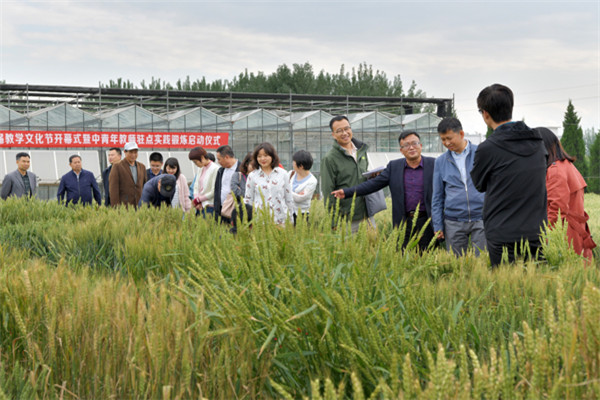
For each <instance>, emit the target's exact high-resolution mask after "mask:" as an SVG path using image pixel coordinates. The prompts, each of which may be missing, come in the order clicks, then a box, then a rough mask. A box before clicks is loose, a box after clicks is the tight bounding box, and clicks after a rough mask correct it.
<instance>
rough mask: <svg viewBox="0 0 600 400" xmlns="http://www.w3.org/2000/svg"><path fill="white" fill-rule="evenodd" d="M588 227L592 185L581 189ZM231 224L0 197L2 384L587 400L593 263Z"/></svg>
mask: <svg viewBox="0 0 600 400" xmlns="http://www.w3.org/2000/svg"><path fill="white" fill-rule="evenodd" d="M586 209H587V210H588V213H589V214H590V216H591V220H590V225H591V228H592V232H593V233H594V232H598V231H599V230H600V196H597V195H586ZM311 217H312V223H311V224H310V225H309V226H307V225H306V224H304V223H302V222H301V223H300V224H299V226H298V227H297V228H296V229H294V228H293V227H291V226H286V227H285V228H280V227H275V226H273V225H272V224H271V223H268V222H267V221H265V220H257V221H255V223H254V224H253V227H252V228H251V229H249V227H247V226H241V227H240V229H239V233H238V235H237V236H232V235H231V234H229V232H228V229H227V227H224V226H218V225H216V224H214V223H213V222H212V221H207V220H203V219H201V218H186V219H182V217H181V214H180V213H178V212H177V211H175V210H149V209H145V210H139V211H138V212H133V211H131V210H130V211H127V210H123V209H120V210H113V209H105V208H99V209H94V208H91V207H89V208H73V209H67V208H64V207H61V206H59V205H57V204H52V203H43V202H26V201H17V200H14V199H9V200H8V201H5V202H2V203H1V204H0V224H1V226H2V228H1V230H0V260H1V261H0V268H1V270H0V307H1V308H0V309H1V310H2V313H1V314H0V344H1V347H0V350H1V352H0V389H2V391H1V392H0V397H3V395H4V397H8V398H60V397H62V398H65V397H73V398H75V397H79V398H108V397H117V398H169V399H171V398H173V399H175V398H192V397H194V398H196V397H205V398H211V399H212V398H224V399H231V398H277V397H291V398H301V397H303V396H306V397H312V398H315V399H317V398H320V397H319V396H323V397H324V398H361V394H362V395H364V397H369V396H371V397H373V398H477V399H479V398H482V396H483V397H484V398H486V399H490V398H502V399H507V398H542V397H550V398H574V399H578V398H589V399H595V398H598V397H600V380H599V378H600V371H599V369H600V324H598V321H600V295H599V290H598V288H599V286H600V272H599V269H598V266H599V264H598V259H596V261H595V265H594V266H590V267H586V266H584V263H583V262H582V260H581V259H580V257H578V256H577V255H575V254H574V253H573V252H572V251H570V250H569V249H568V248H567V247H566V244H565V240H564V229H563V230H561V229H556V230H555V231H551V232H549V234H548V242H547V246H546V248H545V252H546V256H547V259H548V260H547V262H543V263H531V262H530V263H523V262H522V261H519V262H517V263H516V264H515V265H510V266H502V267H500V268H499V269H498V270H496V271H491V270H490V268H489V266H488V264H489V260H488V259H487V257H486V256H483V257H481V258H477V257H475V256H474V255H473V254H468V255H466V256H465V257H461V258H455V257H454V256H452V255H450V254H448V253H446V252H445V251H443V250H435V251H432V252H428V253H425V254H423V255H419V254H417V253H416V251H415V250H409V251H407V252H404V253H403V252H399V251H398V250H397V241H398V236H399V235H400V233H399V231H398V230H393V229H392V228H391V216H390V211H389V210H388V211H387V212H384V213H380V214H379V215H378V216H377V222H378V229H377V231H371V230H367V229H365V228H361V230H360V232H359V233H358V234H357V235H355V236H352V235H350V234H348V233H347V229H343V227H340V228H339V229H338V230H336V231H332V230H331V229H330V226H331V224H330V217H329V216H327V215H326V213H325V211H324V209H323V207H322V205H321V204H320V203H315V204H314V207H313V210H311Z"/></svg>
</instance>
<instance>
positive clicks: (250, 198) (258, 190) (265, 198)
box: [244, 143, 294, 225]
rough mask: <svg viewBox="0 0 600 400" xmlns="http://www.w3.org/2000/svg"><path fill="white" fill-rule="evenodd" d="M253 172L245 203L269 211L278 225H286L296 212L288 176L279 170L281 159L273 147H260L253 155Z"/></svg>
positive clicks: (267, 145) (248, 182)
mask: <svg viewBox="0 0 600 400" xmlns="http://www.w3.org/2000/svg"><path fill="white" fill-rule="evenodd" d="M252 165H253V167H254V171H252V172H251V173H250V174H249V175H248V179H247V182H246V194H245V196H244V203H245V204H248V205H250V206H253V207H254V208H256V209H261V208H266V209H268V211H269V213H270V214H271V215H272V216H273V219H274V220H275V223H276V224H278V225H284V224H285V222H286V221H287V219H288V218H289V214H290V213H291V212H292V210H293V209H294V200H293V199H292V191H291V188H290V181H289V179H288V174H287V172H286V171H285V170H284V169H283V168H281V167H279V166H278V165H279V157H278V156H277V152H276V151H275V148H274V147H273V145H272V144H270V143H261V144H259V145H258V146H256V148H255V149H254V152H253V153H252Z"/></svg>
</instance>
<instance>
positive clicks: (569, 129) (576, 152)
mask: <svg viewBox="0 0 600 400" xmlns="http://www.w3.org/2000/svg"><path fill="white" fill-rule="evenodd" d="M580 121H581V118H579V117H578V116H577V112H576V111H575V107H574V106H573V102H571V100H569V105H568V106H567V111H566V112H565V119H564V120H563V135H562V138H561V140H560V141H561V143H562V145H563V147H564V148H565V150H566V152H567V153H569V154H570V155H572V156H574V157H577V160H575V167H577V169H578V170H579V172H580V173H581V175H583V176H586V175H587V173H586V172H587V171H586V168H585V142H584V141H583V130H582V129H581V127H580V126H579V122H580Z"/></svg>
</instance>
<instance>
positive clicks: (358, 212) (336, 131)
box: [321, 115, 374, 233]
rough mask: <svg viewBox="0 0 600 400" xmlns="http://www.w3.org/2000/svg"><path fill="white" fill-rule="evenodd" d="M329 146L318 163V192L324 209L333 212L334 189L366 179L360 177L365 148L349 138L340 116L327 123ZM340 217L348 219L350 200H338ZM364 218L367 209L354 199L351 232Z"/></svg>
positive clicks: (349, 130) (364, 168)
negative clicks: (319, 178)
mask: <svg viewBox="0 0 600 400" xmlns="http://www.w3.org/2000/svg"><path fill="white" fill-rule="evenodd" d="M329 127H330V128H331V135H332V136H333V140H334V141H335V142H334V143H333V147H332V148H331V150H329V152H328V153H327V154H326V155H325V157H323V159H322V160H321V191H322V193H323V198H324V200H325V206H326V207H328V208H329V209H333V208H334V207H335V205H336V200H335V197H334V196H333V195H330V193H331V192H333V191H334V190H336V189H341V188H344V187H349V186H354V185H358V184H359V183H361V182H364V181H365V180H366V179H365V178H364V177H363V176H362V174H363V173H364V172H367V168H368V161H367V149H368V148H369V146H367V144H366V143H363V142H361V141H359V140H357V139H355V138H353V137H352V128H351V127H350V122H349V121H348V118H347V117H346V116H343V115H338V116H337V117H333V118H332V119H331V121H330V122H329ZM339 208H340V209H339V212H340V215H342V216H344V217H346V218H348V217H349V216H350V212H351V210H352V198H348V199H344V200H341V201H340V205H339ZM366 218H367V206H366V203H365V199H364V198H363V197H357V198H356V201H355V204H354V214H353V215H352V233H355V232H356V231H358V227H359V224H360V223H361V222H362V221H364V220H365V219H366ZM373 224H374V221H373Z"/></svg>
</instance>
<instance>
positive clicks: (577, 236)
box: [536, 128, 596, 262]
mask: <svg viewBox="0 0 600 400" xmlns="http://www.w3.org/2000/svg"><path fill="white" fill-rule="evenodd" d="M536 130H537V131H538V132H539V133H540V134H541V135H542V140H543V141H544V145H545V147H546V151H547V152H548V169H547V171H546V190H547V193H548V225H549V226H550V227H552V226H553V225H554V224H555V223H556V222H557V221H558V215H559V213H560V217H561V219H562V220H563V221H566V222H567V223H568V227H567V239H568V240H569V243H570V244H571V245H572V246H573V249H574V250H575V252H576V253H577V254H580V255H582V256H584V257H585V258H587V259H588V260H589V261H590V262H591V261H592V249H593V248H594V247H596V244H595V243H594V241H593V240H592V237H591V234H590V230H589V227H588V224H587V220H588V219H589V216H588V215H587V213H586V212H585V210H584V208H583V194H584V189H585V187H586V186H587V184H586V183H585V180H584V179H583V177H582V176H581V174H580V173H579V171H578V170H577V168H575V166H574V165H573V162H574V161H575V157H571V156H570V155H569V154H568V153H567V152H566V151H565V149H564V148H563V147H562V144H561V143H560V140H558V137H557V136H556V135H555V134H554V133H553V132H552V131H551V130H550V129H547V128H536Z"/></svg>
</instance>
